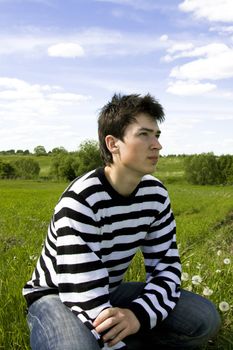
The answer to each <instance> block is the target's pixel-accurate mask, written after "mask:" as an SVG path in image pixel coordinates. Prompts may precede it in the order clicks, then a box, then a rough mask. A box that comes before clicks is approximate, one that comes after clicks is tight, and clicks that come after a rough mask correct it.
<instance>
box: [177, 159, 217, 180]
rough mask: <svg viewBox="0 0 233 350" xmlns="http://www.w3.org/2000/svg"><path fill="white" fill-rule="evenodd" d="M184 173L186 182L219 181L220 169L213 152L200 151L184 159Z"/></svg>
mask: <svg viewBox="0 0 233 350" xmlns="http://www.w3.org/2000/svg"><path fill="white" fill-rule="evenodd" d="M184 164H185V175H186V178H187V180H188V182H190V183H192V184H197V185H214V184H219V183H221V171H220V169H219V166H218V162H217V158H216V156H215V155H214V154H213V153H202V154H199V155H194V156H190V157H187V158H186V159H185V162H184Z"/></svg>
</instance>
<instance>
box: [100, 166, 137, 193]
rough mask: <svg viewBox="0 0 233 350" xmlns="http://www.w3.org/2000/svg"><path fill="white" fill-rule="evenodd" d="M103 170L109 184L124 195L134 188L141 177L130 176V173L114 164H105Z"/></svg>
mask: <svg viewBox="0 0 233 350" xmlns="http://www.w3.org/2000/svg"><path fill="white" fill-rule="evenodd" d="M104 172H105V176H106V178H107V179H108V181H109V183H110V184H111V186H112V187H113V188H114V189H115V190H116V191H117V192H118V193H119V194H121V195H122V196H125V197H127V196H129V195H130V194H131V193H132V192H133V191H134V190H135V188H136V187H137V186H138V184H139V182H140V180H141V178H135V177H133V176H130V173H127V172H126V171H125V170H123V169H119V168H117V167H116V166H114V164H111V165H107V166H105V168H104Z"/></svg>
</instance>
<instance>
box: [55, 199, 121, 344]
mask: <svg viewBox="0 0 233 350" xmlns="http://www.w3.org/2000/svg"><path fill="white" fill-rule="evenodd" d="M54 227H55V230H56V232H57V279H58V280H57V284H58V291H59V296H60V299H61V301H62V302H63V303H64V304H65V305H66V306H67V307H69V308H70V310H71V311H72V312H73V313H74V314H75V315H76V316H77V317H78V318H79V319H80V320H81V321H82V322H83V323H84V324H85V325H86V326H87V327H88V328H89V329H90V331H91V332H92V333H93V335H94V336H95V338H96V339H97V341H98V342H99V345H100V347H101V348H102V347H103V346H104V345H103V343H102V341H101V337H100V335H99V334H98V333H97V332H96V331H95V329H94V327H93V325H92V322H93V320H94V319H95V318H96V317H97V316H98V314H99V313H100V312H101V311H102V310H104V309H106V308H109V307H111V305H110V302H109V277H108V271H107V269H106V268H105V267H104V265H103V263H102V261H101V254H100V236H99V233H98V226H97V224H96V222H95V220H94V214H93V212H92V210H91V209H90V208H89V207H88V206H87V205H85V204H82V203H78V202H77V201H76V200H74V199H72V198H66V197H63V198H62V199H61V201H60V202H59V204H58V205H57V207H56V210H55V215H54ZM105 348H106V347H105ZM125 348H126V347H125V346H124V343H123V342H120V343H118V344H117V345H116V346H115V347H114V349H125Z"/></svg>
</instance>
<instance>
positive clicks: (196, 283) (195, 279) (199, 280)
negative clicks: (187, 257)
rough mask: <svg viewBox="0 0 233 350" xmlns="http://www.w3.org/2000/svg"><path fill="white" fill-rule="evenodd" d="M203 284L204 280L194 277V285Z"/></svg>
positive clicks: (197, 276)
mask: <svg viewBox="0 0 233 350" xmlns="http://www.w3.org/2000/svg"><path fill="white" fill-rule="evenodd" d="M201 282H202V278H201V276H199V275H194V276H193V277H192V284H195V285H198V284H200V283H201Z"/></svg>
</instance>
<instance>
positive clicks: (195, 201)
mask: <svg viewBox="0 0 233 350" xmlns="http://www.w3.org/2000/svg"><path fill="white" fill-rule="evenodd" d="M44 162H45V163H44V164H45V166H46V167H47V168H43V164H42V163H43V160H42V159H41V164H42V175H43V176H46V173H47V171H48V168H49V164H48V159H45V160H44ZM155 175H156V176H157V177H159V178H160V179H162V180H163V181H164V183H165V185H166V186H167V188H168V190H169V193H170V197H171V202H172V207H173V211H174V213H175V217H176V222H177V240H178V244H179V249H180V254H181V259H182V263H183V274H182V284H183V288H187V289H189V290H193V291H196V292H198V293H200V294H202V295H204V296H205V297H206V298H209V299H211V300H212V301H213V302H214V303H215V305H216V307H217V308H218V310H219V312H220V314H221V317H222V329H221V331H220V333H219V335H218V337H217V339H216V340H214V341H213V342H211V343H210V344H209V345H208V349H220V350H230V349H233V296H232V289H231V288H232V253H233V238H232V237H233V235H232V233H233V187H232V186H194V185H189V184H187V183H186V182H185V180H184V178H183V159H182V158H177V157H174V158H173V157H172V158H162V159H161V160H160V163H159V166H158V171H157V173H156V174H155ZM66 186H67V183H65V182H63V183H62V182H60V183H57V182H52V181H42V180H40V179H39V180H38V181H29V180H28V181H25V180H24V181H23V180H0V212H1V214H0V349H4V350H11V349H13V350H18V349H22V350H27V349H30V348H29V338H28V329H27V325H26V305H25V302H24V299H23V297H22V294H21V293H22V287H23V285H24V284H25V282H26V281H27V280H28V279H29V277H30V275H31V273H32V270H33V269H34V266H35V263H36V260H37V258H38V255H39V253H40V251H41V246H42V243H43V240H44V237H45V235H46V231H47V226H48V223H49V220H50V217H51V215H52V212H53V208H54V205H55V204H56V202H57V200H58V198H59V196H60V195H61V193H62V191H63V190H64V189H65V187H66ZM142 266H143V263H142V257H141V255H140V254H138V255H137V256H136V257H135V259H134V261H133V263H132V265H131V267H130V269H129V271H128V272H127V275H126V279H127V280H128V279H131V280H137V281H139V280H143V278H144V270H143V267H142Z"/></svg>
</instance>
